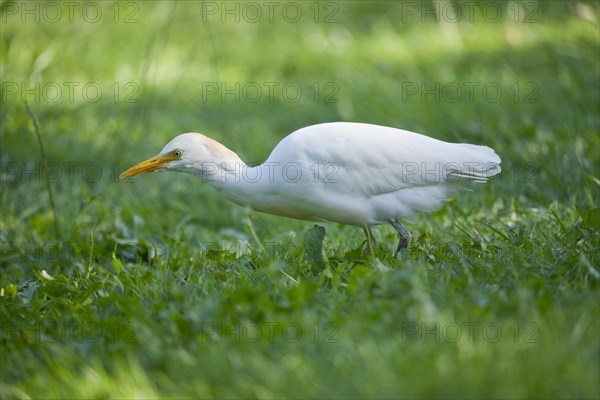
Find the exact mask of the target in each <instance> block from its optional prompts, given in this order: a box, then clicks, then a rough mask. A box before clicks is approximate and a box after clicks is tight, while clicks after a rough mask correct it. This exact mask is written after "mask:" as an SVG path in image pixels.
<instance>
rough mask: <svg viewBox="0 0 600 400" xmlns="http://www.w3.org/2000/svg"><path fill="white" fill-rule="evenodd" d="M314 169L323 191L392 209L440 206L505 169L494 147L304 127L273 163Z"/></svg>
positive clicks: (360, 128)
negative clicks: (467, 184) (467, 185)
mask: <svg viewBox="0 0 600 400" xmlns="http://www.w3.org/2000/svg"><path fill="white" fill-rule="evenodd" d="M292 161H295V162H298V163H303V164H304V165H310V168H311V172H312V173H313V174H315V176H314V178H315V181H318V183H321V184H323V185H322V186H321V192H323V191H325V192H329V193H332V194H335V195H350V196H352V198H353V199H357V200H360V199H363V200H365V199H369V201H371V202H372V203H373V204H377V201H378V200H380V201H381V202H382V207H383V208H385V207H388V206H387V204H385V205H384V204H383V203H390V202H397V203H399V204H401V205H402V206H404V208H405V209H406V210H404V211H402V210H400V211H399V210H396V212H399V213H400V214H401V215H408V214H410V212H411V211H412V210H413V209H420V210H433V209H436V208H438V207H439V206H440V205H441V204H442V203H443V202H444V201H445V200H446V199H447V198H448V196H449V195H450V194H452V193H454V192H455V191H456V190H457V189H458V185H456V184H459V183H464V182H465V181H472V182H485V181H487V178H488V177H490V176H493V175H495V174H497V173H498V172H499V171H500V166H499V164H500V157H498V155H497V154H496V153H495V152H494V151H493V150H492V149H491V148H489V147H486V146H476V145H471V144H455V143H447V142H443V141H440V140H436V139H433V138H430V137H427V136H424V135H420V134H417V133H413V132H409V131H404V130H400V129H394V128H388V127H382V126H377V125H369V124H359V123H330V124H321V125H315V126H310V127H307V128H303V129H300V130H298V131H296V132H294V133H292V134H291V135H289V136H288V137H286V138H285V139H284V140H282V141H281V142H280V143H279V145H278V146H277V147H276V148H275V149H274V150H273V152H272V153H271V155H270V156H269V160H268V162H292Z"/></svg>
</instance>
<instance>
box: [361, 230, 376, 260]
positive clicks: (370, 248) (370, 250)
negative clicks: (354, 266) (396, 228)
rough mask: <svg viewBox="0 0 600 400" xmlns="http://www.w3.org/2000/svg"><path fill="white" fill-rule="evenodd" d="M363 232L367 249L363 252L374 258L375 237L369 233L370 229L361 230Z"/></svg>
mask: <svg viewBox="0 0 600 400" xmlns="http://www.w3.org/2000/svg"><path fill="white" fill-rule="evenodd" d="M363 232H365V236H366V237H367V247H366V248H365V252H366V253H367V254H369V255H371V256H374V255H375V250H377V240H375V236H373V232H371V228H369V227H368V226H365V227H364V228H363Z"/></svg>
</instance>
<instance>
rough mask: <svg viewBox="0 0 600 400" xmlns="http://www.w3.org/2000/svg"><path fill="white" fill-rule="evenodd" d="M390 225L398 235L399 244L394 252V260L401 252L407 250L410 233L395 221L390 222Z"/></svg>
mask: <svg viewBox="0 0 600 400" xmlns="http://www.w3.org/2000/svg"><path fill="white" fill-rule="evenodd" d="M390 224H391V225H392V226H393V227H394V229H396V230H397V231H398V233H399V234H400V243H398V248H396V252H395V253H394V258H396V256H397V255H398V253H400V251H401V250H404V249H408V245H409V244H410V232H409V231H408V229H406V228H405V227H403V226H402V225H400V224H399V223H398V222H397V221H394V220H391V221H390Z"/></svg>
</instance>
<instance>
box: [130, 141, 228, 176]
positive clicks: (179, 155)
mask: <svg viewBox="0 0 600 400" xmlns="http://www.w3.org/2000/svg"><path fill="white" fill-rule="evenodd" d="M231 160H239V157H238V156H237V155H236V154H235V153H234V152H232V151H231V150H229V149H228V148H226V147H225V146H223V145H222V144H220V143H219V142H217V141H215V140H213V139H211V138H209V137H206V136H204V135H201V134H199V133H184V134H183V135H179V136H177V137H176V138H174V139H173V140H171V141H170V142H169V143H167V145H166V146H165V147H164V148H163V149H162V150H161V152H160V153H158V154H157V155H156V156H154V157H152V158H150V159H148V160H146V161H143V162H141V163H139V164H137V165H136V166H134V167H132V168H129V169H128V170H127V171H125V172H123V173H122V174H121V175H120V178H121V179H123V178H128V177H130V176H135V175H139V174H143V173H145V172H152V171H160V170H172V171H182V172H191V173H194V172H200V171H201V170H202V165H203V164H204V163H209V162H221V161H231Z"/></svg>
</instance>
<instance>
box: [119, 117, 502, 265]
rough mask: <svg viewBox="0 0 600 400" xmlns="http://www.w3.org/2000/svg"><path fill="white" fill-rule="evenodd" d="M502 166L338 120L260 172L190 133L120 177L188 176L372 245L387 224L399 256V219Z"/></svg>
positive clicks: (295, 137)
mask: <svg viewBox="0 0 600 400" xmlns="http://www.w3.org/2000/svg"><path fill="white" fill-rule="evenodd" d="M500 161H501V160H500V157H498V155H497V154H496V153H495V152H494V150H493V149H491V148H489V147H486V146H478V145H472V144H465V143H447V142H443V141H440V140H437V139H433V138H430V137H427V136H424V135H421V134H418V133H414V132H409V131H405V130H400V129H395V128H389V127H384V126H378V125H369V124H362V123H349V122H334V123H326V124H319V125H313V126H309V127H306V128H302V129H299V130H297V131H295V132H293V133H292V134H290V135H289V136H287V137H286V138H284V139H283V140H282V141H281V142H280V143H279V144H278V145H277V146H276V147H275V149H274V150H273V152H271V155H270V156H269V158H268V159H267V161H265V162H264V163H263V164H261V165H258V166H249V165H246V164H245V163H244V162H243V161H242V160H241V159H240V158H239V157H238V155H237V154H236V153H234V152H233V151H231V150H229V149H228V148H227V147H225V146H223V145H222V144H221V143H219V142H217V141H215V140H213V139H210V138H208V137H206V136H204V135H202V134H199V133H184V134H182V135H179V136H177V137H175V138H174V139H173V140H171V141H170V142H169V143H168V144H167V145H166V146H165V147H164V148H163V149H162V151H161V152H160V153H159V154H158V155H156V156H155V157H152V158H150V159H148V160H146V161H144V162H142V163H140V164H138V165H136V166H134V167H133V168H130V169H128V170H127V171H125V172H124V173H122V174H121V176H120V177H121V178H127V177H130V176H134V175H138V174H142V173H145V172H151V171H158V170H167V171H180V172H187V173H190V174H194V175H197V176H199V177H200V178H202V180H203V181H205V182H208V183H209V184H210V185H211V186H212V187H213V188H215V189H216V190H217V191H219V192H220V193H222V194H223V195H224V196H225V197H226V198H228V199H229V200H231V201H233V202H234V203H237V204H239V205H241V206H247V207H250V208H251V209H253V210H256V211H261V212H264V213H268V214H275V215H280V216H284V217H289V218H295V219H301V220H310V221H330V222H338V223H341V224H348V225H355V226H358V227H362V228H363V229H364V231H365V234H366V235H367V241H368V245H369V246H371V244H372V243H375V241H374V238H373V236H372V233H371V230H370V227H371V226H373V225H380V224H388V223H389V224H391V225H392V226H393V227H394V228H395V229H396V230H397V231H398V233H399V234H400V243H399V244H398V247H397V249H396V253H395V255H397V254H398V252H399V251H400V250H402V249H405V248H407V247H408V245H409V241H410V233H409V232H408V230H407V229H406V228H404V227H403V226H402V225H400V223H399V222H398V220H399V219H405V218H408V217H410V216H411V215H412V214H413V213H414V212H415V211H434V210H436V209H438V208H440V207H441V206H442V205H443V203H444V202H445V201H447V200H448V198H449V196H450V195H452V194H454V193H456V192H457V191H458V190H460V189H461V188H463V187H464V183H465V182H475V183H482V182H486V181H487V180H488V178H489V177H491V176H494V175H496V174H498V173H499V172H500Z"/></svg>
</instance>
